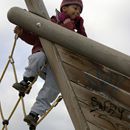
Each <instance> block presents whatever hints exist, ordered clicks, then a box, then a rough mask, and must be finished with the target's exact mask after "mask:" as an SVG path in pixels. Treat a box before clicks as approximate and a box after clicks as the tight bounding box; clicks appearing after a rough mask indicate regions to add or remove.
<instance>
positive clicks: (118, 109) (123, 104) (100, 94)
mask: <svg viewBox="0 0 130 130" xmlns="http://www.w3.org/2000/svg"><path fill="white" fill-rule="evenodd" d="M56 48H57V55H59V56H58V57H59V59H60V60H61V62H62V65H63V67H64V70H65V72H66V74H67V77H68V80H69V81H70V84H71V87H72V88H73V90H74V93H75V95H76V98H77V101H78V102H79V105H80V107H81V110H82V112H83V113H84V116H85V119H86V121H88V122H91V123H93V124H95V125H96V126H98V127H100V128H101V129H107V130H129V129H130V117H129V116H130V103H129V102H128V101H129V99H130V80H129V79H128V78H127V77H125V76H123V75H120V74H119V73H117V72H114V71H113V70H111V69H109V68H107V70H105V71H104V70H103V68H102V67H101V66H99V65H98V64H96V63H93V62H91V61H90V60H88V59H86V57H83V56H80V55H78V54H76V53H73V52H71V51H70V50H67V49H65V48H62V47H60V46H58V45H56ZM86 73H88V74H89V75H88V74H86ZM91 76H92V77H91ZM99 79H100V80H99Z"/></svg>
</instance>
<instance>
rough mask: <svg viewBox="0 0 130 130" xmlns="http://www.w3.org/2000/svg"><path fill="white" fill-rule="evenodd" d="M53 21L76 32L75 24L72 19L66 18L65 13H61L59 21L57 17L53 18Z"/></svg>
mask: <svg viewBox="0 0 130 130" xmlns="http://www.w3.org/2000/svg"><path fill="white" fill-rule="evenodd" d="M51 21H52V22H54V23H56V24H59V25H60V26H63V27H65V28H67V29H69V30H74V22H73V21H72V20H70V18H66V17H65V16H64V13H60V16H59V19H57V17H56V16H52V17H51Z"/></svg>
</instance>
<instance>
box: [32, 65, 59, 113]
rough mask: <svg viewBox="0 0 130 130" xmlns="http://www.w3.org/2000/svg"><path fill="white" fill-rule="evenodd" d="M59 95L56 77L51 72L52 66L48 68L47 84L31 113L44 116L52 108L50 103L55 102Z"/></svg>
mask: <svg viewBox="0 0 130 130" xmlns="http://www.w3.org/2000/svg"><path fill="white" fill-rule="evenodd" d="M58 94H59V89H58V87H57V84H56V81H55V79H54V75H53V73H52V72H51V69H50V66H49V65H48V66H47V74H46V80H45V84H44V85H43V87H42V89H41V90H40V92H39V94H38V96H37V98H36V102H35V103H34V105H33V106H32V109H31V112H35V113H37V114H39V115H42V114H43V113H44V112H45V111H46V110H47V109H49V108H50V103H51V102H53V101H54V100H55V99H56V97H57V96H58Z"/></svg>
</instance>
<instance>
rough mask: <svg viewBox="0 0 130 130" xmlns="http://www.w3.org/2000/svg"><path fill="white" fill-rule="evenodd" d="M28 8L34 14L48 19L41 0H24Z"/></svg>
mask: <svg viewBox="0 0 130 130" xmlns="http://www.w3.org/2000/svg"><path fill="white" fill-rule="evenodd" d="M25 3H26V5H27V7H28V10H29V11H30V12H32V13H34V14H37V15H39V16H42V17H44V18H46V19H50V18H49V15H48V13H47V9H46V7H45V5H44V3H43V0H25Z"/></svg>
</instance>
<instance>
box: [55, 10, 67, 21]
mask: <svg viewBox="0 0 130 130" xmlns="http://www.w3.org/2000/svg"><path fill="white" fill-rule="evenodd" d="M57 17H58V19H59V21H60V22H63V21H65V19H67V18H68V16H67V15H66V14H65V13H64V12H61V13H58V14H57Z"/></svg>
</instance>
